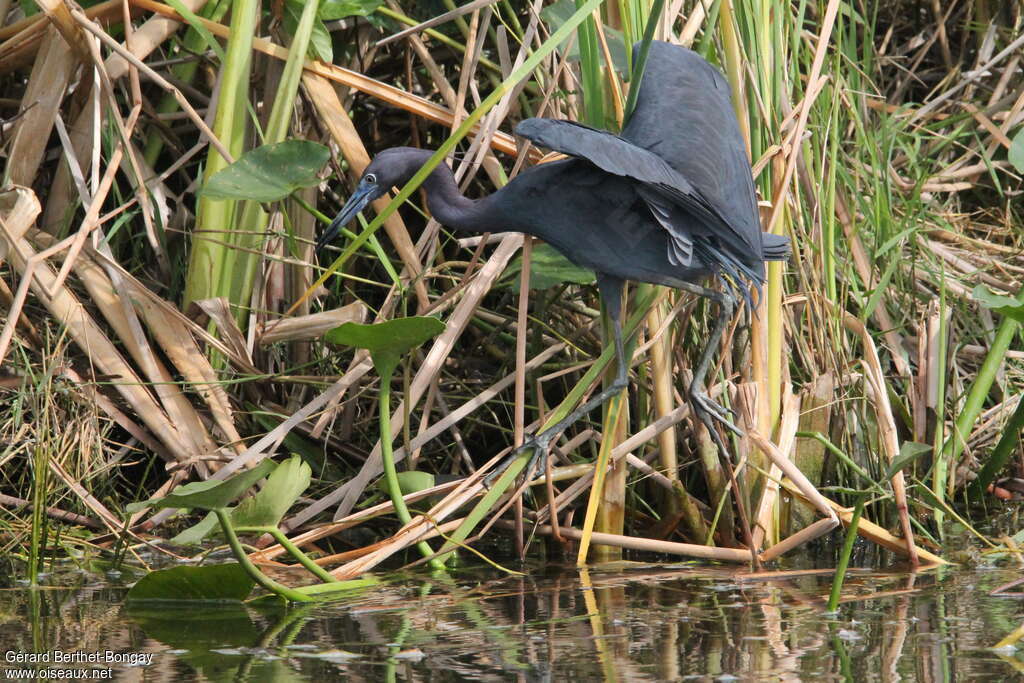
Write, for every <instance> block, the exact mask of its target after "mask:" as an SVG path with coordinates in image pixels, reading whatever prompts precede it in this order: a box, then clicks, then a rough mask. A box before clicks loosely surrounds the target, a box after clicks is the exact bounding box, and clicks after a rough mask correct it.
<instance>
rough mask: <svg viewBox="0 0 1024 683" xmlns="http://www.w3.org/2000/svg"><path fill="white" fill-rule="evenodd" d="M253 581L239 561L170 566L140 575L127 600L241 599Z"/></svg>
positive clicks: (246, 594)
mask: <svg viewBox="0 0 1024 683" xmlns="http://www.w3.org/2000/svg"><path fill="white" fill-rule="evenodd" d="M255 585H256V582H255V581H253V580H252V579H251V578H249V575H248V574H247V573H246V571H245V569H244V568H242V565H240V564H236V563H232V564H211V565H207V566H204V567H171V568H169V569H158V570H157V571H154V572H150V573H149V574H147V575H146V576H144V577H142V578H141V579H139V581H138V582H137V583H136V584H135V585H134V586H132V587H131V589H130V590H129V591H128V595H127V597H126V602H128V603H139V602H146V601H153V600H159V601H164V602H167V601H173V602H196V601H215V602H240V601H242V600H244V599H245V598H246V597H247V596H248V595H249V593H251V592H252V588H253V586H255Z"/></svg>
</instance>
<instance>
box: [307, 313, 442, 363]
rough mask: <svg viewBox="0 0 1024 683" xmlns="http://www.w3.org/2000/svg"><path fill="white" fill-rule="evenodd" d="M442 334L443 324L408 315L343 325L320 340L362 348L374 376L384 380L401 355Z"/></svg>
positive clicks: (428, 318) (432, 319)
mask: <svg viewBox="0 0 1024 683" xmlns="http://www.w3.org/2000/svg"><path fill="white" fill-rule="evenodd" d="M443 331H444V323H443V322H441V321H440V320H438V319H437V318H431V317H427V316H412V317H409V318H396V319H394V320H388V321H386V322H382V323H375V324H373V325H363V324H361V323H345V324H344V325H341V326H339V327H335V328H334V329H333V330H331V331H329V332H328V333H327V334H326V335H324V339H326V340H327V341H329V342H330V343H332V344H338V345H341V346H354V347H356V348H357V349H366V350H367V351H369V352H370V357H371V358H372V359H373V365H374V367H375V368H376V369H377V374H379V375H380V376H381V377H386V376H389V375H390V374H391V372H392V371H393V370H394V368H395V366H396V365H398V361H399V360H401V358H402V354H404V353H406V352H407V351H409V350H410V349H414V348H416V347H417V346H419V345H420V344H422V343H423V342H425V341H427V340H428V339H430V338H432V337H436V336H437V335H439V334H441V332H443Z"/></svg>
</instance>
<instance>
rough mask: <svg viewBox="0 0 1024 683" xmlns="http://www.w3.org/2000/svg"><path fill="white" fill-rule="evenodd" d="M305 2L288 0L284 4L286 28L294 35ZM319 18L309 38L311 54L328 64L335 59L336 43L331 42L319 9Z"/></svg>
mask: <svg viewBox="0 0 1024 683" xmlns="http://www.w3.org/2000/svg"><path fill="white" fill-rule="evenodd" d="M302 7H303V3H302V2H299V1H298V0H288V2H286V3H285V6H284V30H285V32H286V33H287V34H288V35H290V36H294V35H295V31H296V29H297V28H298V26H299V17H301V16H302ZM317 15H318V16H317V18H316V19H314V20H313V33H312V35H310V38H309V50H308V52H309V56H310V57H313V58H316V59H321V60H323V61H325V62H327V63H328V64H330V63H331V62H333V61H334V44H333V43H332V42H331V33H330V31H328V30H327V27H326V26H324V22H323V13H322V12H321V11H320V10H318V11H317Z"/></svg>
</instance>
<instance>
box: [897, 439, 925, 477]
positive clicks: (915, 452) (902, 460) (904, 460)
mask: <svg viewBox="0 0 1024 683" xmlns="http://www.w3.org/2000/svg"><path fill="white" fill-rule="evenodd" d="M931 452H932V447H931V446H929V445H928V444H926V443H918V442H916V441H904V442H903V445H902V446H900V452H899V455H897V456H896V458H895V459H894V460H893V461H892V462H891V463H889V469H888V470H887V471H886V473H885V479H886V481H888V480H889V479H892V477H893V475H894V474H896V473H897V472H900V471H902V470H903V468H905V467H906V466H907V465H909V464H910V463H912V462H913V461H914V460H917V459H918V458H920V457H921V456H922V455H924V454H925V453H931Z"/></svg>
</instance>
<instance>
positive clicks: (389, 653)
mask: <svg viewBox="0 0 1024 683" xmlns="http://www.w3.org/2000/svg"><path fill="white" fill-rule="evenodd" d="M1020 576H1021V573H1020V570H1019V568H998V567H991V568H984V569H971V570H965V569H956V568H944V569H941V570H933V571H929V572H922V573H918V574H916V575H913V574H908V573H901V572H895V573H894V572H878V571H874V572H865V571H855V572H853V573H852V574H851V575H850V576H849V577H848V581H847V585H846V587H845V588H844V601H843V604H842V606H841V608H840V610H839V612H838V614H832V615H830V614H826V612H825V609H824V600H825V598H826V596H827V595H828V591H829V586H830V584H831V580H832V577H831V574H829V573H825V572H821V573H817V572H793V573H790V574H775V575H772V576H764V577H753V578H752V577H750V576H747V575H744V573H743V572H737V571H735V570H733V569H725V568H709V567H699V566H692V565H678V566H677V565H615V566H613V567H607V568H605V569H591V570H590V571H589V572H585V573H581V572H579V571H577V570H575V569H570V568H561V569H557V570H555V569H547V570H544V571H542V572H539V573H538V572H537V571H536V570H534V571H532V572H531V574H530V575H529V576H509V575H504V574H501V573H498V572H496V571H495V570H494V569H492V568H489V567H488V568H486V569H480V568H477V569H474V570H462V571H460V572H457V573H454V574H453V575H452V576H451V577H441V578H438V577H430V576H426V575H423V574H417V575H409V574H406V575H403V578H402V579H400V580H388V581H386V582H385V583H383V584H382V585H380V586H376V587H373V588H371V589H368V590H366V591H365V592H363V593H361V594H359V595H357V596H354V597H349V598H347V599H345V600H342V601H338V602H334V603H329V604H320V605H317V606H311V607H299V608H291V609H283V608H259V609H257V608H254V607H251V606H222V607H215V608H210V607H203V608H201V609H200V608H188V609H171V608H166V607H161V608H157V609H147V610H141V611H128V610H124V609H122V607H121V604H122V601H123V598H124V594H125V591H126V588H125V587H124V585H118V584H126V583H130V581H127V580H124V579H118V578H117V577H116V576H113V577H111V576H104V575H101V574H93V573H91V572H83V571H73V572H64V573H60V574H59V575H50V576H48V577H47V580H48V581H49V582H50V583H53V584H57V585H55V586H51V587H47V588H42V589H38V590H29V589H27V588H25V587H24V586H23V585H19V584H18V582H16V581H10V582H8V583H7V586H8V587H7V588H5V589H3V590H2V591H0V620H2V623H0V646H2V647H0V651H2V653H3V656H2V658H0V659H2V661H0V668H3V669H5V670H4V671H3V674H4V678H5V679H8V680H9V679H10V678H9V677H10V676H12V675H19V674H18V673H16V672H17V671H22V670H25V671H28V670H32V671H34V672H36V673H38V674H41V675H46V674H47V673H49V672H50V671H52V670H54V669H64V670H71V669H73V670H75V673H71V674H65V675H76V676H83V677H88V676H91V677H94V678H92V680H102V679H107V680H110V679H111V678H112V679H116V680H144V681H179V680H196V679H198V680H210V681H221V680H235V681H238V680H252V681H267V680H288V681H304V680H309V681H322V680H338V679H344V680H368V681H379V680H408V681H454V680H482V681H492V680H493V681H499V680H501V681H506V680H516V679H518V680H524V681H535V680H540V681H543V680H554V681H561V680H623V681H646V680H649V681H670V680H680V681H683V680H694V681H703V680H708V681H712V680H716V681H717V680H720V681H730V680H744V681H760V680H765V681H772V680H793V681H797V680H802V681H807V680H812V681H813V680H817V681H832V680H852V681H873V680H879V681H900V680H904V681H976V680H1014V679H1016V678H1018V677H1024V651H1021V650H1013V649H1004V650H1000V651H993V650H992V649H991V648H992V646H993V645H995V644H997V643H998V642H999V641H1000V640H1001V639H1002V638H1004V637H1005V636H1006V635H1007V634H1008V633H1010V632H1012V631H1013V630H1014V629H1016V628H1018V627H1019V626H1020V625H1021V624H1022V622H1024V600H1022V598H1021V597H1020V596H1019V595H1016V596H1015V595H993V594H991V593H992V591H993V590H994V589H996V588H998V587H999V586H1001V585H1003V584H1006V583H1008V582H1011V581H1013V580H1015V579H1018V578H1020ZM1012 590H1021V588H1019V587H1018V588H1016V589H1012ZM57 652H60V653H63V654H60V655H57V654H55V653H57ZM47 653H49V654H50V660H51V661H50V662H49V663H47V662H45V661H43V662H36V663H34V664H33V663H26V661H25V660H26V658H31V657H32V656H33V655H36V657H37V658H39V657H42V656H45V655H46V654H47ZM68 653H79V655H78V657H79V658H80V660H81V661H76V662H73V663H70V664H69V663H67V661H68V657H69V654H68ZM93 653H95V654H93ZM55 657H64V658H65V663H63V664H56V663H54V662H53V659H54V658H55ZM89 657H91V658H92V659H93V661H87V660H88V658H89ZM19 659H20V660H21V661H17V660H19ZM50 675H51V676H52V675H53V674H52V673H50Z"/></svg>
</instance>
